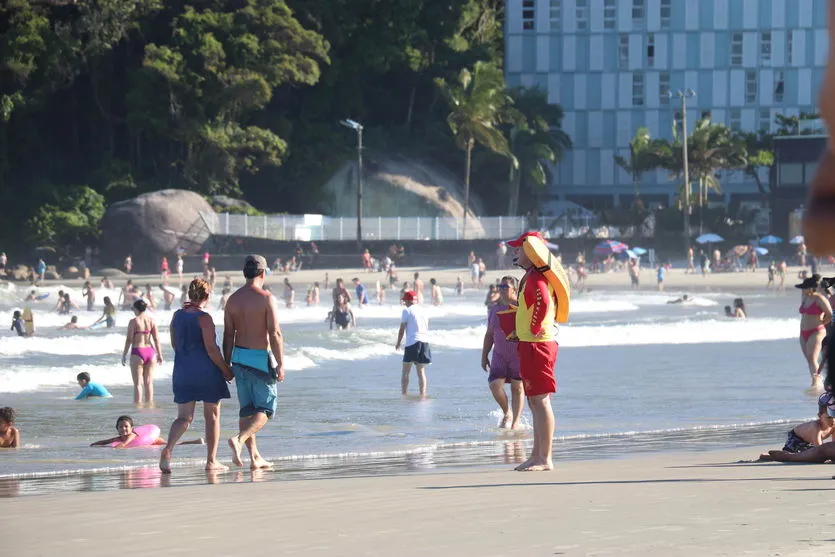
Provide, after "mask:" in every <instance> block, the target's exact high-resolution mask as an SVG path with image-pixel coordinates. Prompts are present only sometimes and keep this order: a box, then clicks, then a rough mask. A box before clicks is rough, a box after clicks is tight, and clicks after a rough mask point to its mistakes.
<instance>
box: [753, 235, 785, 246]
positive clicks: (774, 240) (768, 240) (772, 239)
mask: <svg viewBox="0 0 835 557" xmlns="http://www.w3.org/2000/svg"><path fill="white" fill-rule="evenodd" d="M782 241H783V239H782V238H778V237H777V236H770V235H769V236H763V237H762V238H760V239H759V240H758V241H757V243H758V244H765V245H770V244H779V243H781V242H782Z"/></svg>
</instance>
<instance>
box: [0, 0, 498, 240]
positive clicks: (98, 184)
mask: <svg viewBox="0 0 835 557" xmlns="http://www.w3.org/2000/svg"><path fill="white" fill-rule="evenodd" d="M503 6H504V2H503V0H445V1H443V2H438V1H433V0H85V1H84V2H74V1H63V0H51V1H49V2H30V1H29V0H6V1H5V2H3V3H2V5H0V195H2V196H3V198H4V199H11V200H13V202H14V208H15V210H14V211H12V212H11V214H9V215H7V218H4V219H3V220H2V221H0V222H2V225H0V237H2V239H3V240H5V242H8V241H10V240H18V239H20V238H22V237H24V236H25V237H26V238H27V239H28V240H30V241H32V242H52V243H55V242H60V241H70V240H69V238H68V237H66V236H64V235H62V233H57V232H55V231H54V230H53V231H50V230H51V229H50V226H52V225H49V224H48V223H47V221H49V220H50V219H47V218H46V215H47V214H53V216H55V215H57V214H58V213H62V212H63V213H66V212H67V209H65V207H74V205H73V204H74V203H75V201H73V200H75V199H77V198H79V196H81V197H83V196H84V195H86V194H83V195H82V194H81V192H82V191H86V190H82V188H85V187H89V188H90V189H91V191H93V192H97V193H98V194H100V195H101V196H103V199H104V202H106V203H111V202H114V201H118V200H121V199H125V198H127V197H132V196H135V195H137V194H139V193H142V192H145V191H153V190H158V189H162V188H168V187H181V188H187V189H191V190H194V191H197V192H199V193H202V194H207V195H210V194H231V195H239V194H243V196H244V197H245V198H246V199H247V200H249V201H250V202H251V203H253V204H254V205H255V206H257V207H259V208H260V209H263V210H266V211H287V212H295V211H305V212H311V211H317V210H327V206H328V199H327V198H326V196H325V195H324V194H323V191H322V189H321V185H322V184H323V183H324V181H325V179H326V178H327V177H328V176H329V175H330V174H331V173H332V172H333V170H335V169H336V168H337V167H339V166H340V165H341V164H343V163H344V161H345V160H346V159H348V158H350V157H351V156H352V152H353V148H354V137H352V136H351V134H348V133H346V130H344V129H343V128H340V127H339V126H338V121H339V120H340V119H343V118H353V119H355V120H359V121H362V122H363V124H364V125H365V128H366V130H367V131H366V138H367V139H366V141H367V144H368V146H369V149H370V150H372V151H373V150H374V149H375V148H380V147H382V146H385V147H386V148H387V149H402V150H404V151H408V152H409V153H410V154H412V155H414V156H430V157H432V158H434V159H436V160H438V161H440V162H441V163H442V164H444V165H446V166H447V167H448V168H451V169H454V170H456V171H457V172H458V174H459V175H460V176H461V178H462V179H463V177H464V171H463V167H464V165H463V164H462V158H459V154H460V152H458V153H456V150H455V149H453V148H452V147H453V145H454V141H453V134H452V133H451V132H450V130H449V128H448V126H447V124H446V121H447V115H448V112H449V110H448V107H447V106H446V103H445V102H443V98H442V94H441V90H440V89H439V88H438V87H437V86H436V81H437V80H438V79H440V80H445V81H446V82H453V81H455V79H456V78H457V76H458V75H459V73H460V71H461V70H462V69H463V68H470V69H472V68H474V67H475V66H476V63H477V62H483V63H486V64H490V65H492V66H493V67H497V68H501V66H502V59H501V56H502V50H503V44H502V26H503ZM502 86H503V85H502ZM497 124H498V123H497ZM476 150H477V151H478V150H479V148H477V149H476ZM459 169H460V170H459ZM476 178H477V176H476ZM473 183H474V187H475V188H476V189H478V188H479V187H481V186H480V183H481V182H480V180H478V179H474V182H473ZM506 186H507V183H506V182H505V188H506ZM503 197H504V198H503V199H501V200H497V201H496V206H495V208H493V207H490V208H491V209H494V210H498V211H502V209H503V208H504V207H506V206H507V197H506V195H505V196H503ZM70 212H72V211H70ZM50 218H51V217H50ZM56 218H57V217H56ZM62 218H63V217H62ZM58 220H60V219H58ZM65 220H66V219H65ZM52 221H55V219H52ZM55 222H57V221H55ZM37 223H42V224H37ZM64 228H66V227H64ZM70 236H72V234H70ZM79 241H80V240H79ZM6 245H8V244H7V243H6Z"/></svg>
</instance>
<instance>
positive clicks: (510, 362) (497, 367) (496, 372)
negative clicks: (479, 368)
mask: <svg viewBox="0 0 835 557" xmlns="http://www.w3.org/2000/svg"><path fill="white" fill-rule="evenodd" d="M497 379H504V380H505V383H510V382H511V381H521V380H522V376H521V375H520V374H519V359H518V358H502V357H501V356H497V355H495V354H494V355H493V359H492V360H491V361H490V375H488V376H487V382H488V383H492V382H493V381H495V380H497Z"/></svg>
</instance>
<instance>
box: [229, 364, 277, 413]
mask: <svg viewBox="0 0 835 557" xmlns="http://www.w3.org/2000/svg"><path fill="white" fill-rule="evenodd" d="M232 373H233V374H234V375H235V386H236V387H237V391H238V402H239V403H240V405H241V410H240V413H239V416H240V417H241V418H247V417H249V416H252V415H254V414H255V413H256V412H263V413H264V414H266V415H267V418H272V417H273V414H275V411H276V409H277V407H278V390H277V388H276V386H277V381H276V380H275V378H274V377H272V376H271V375H269V374H267V373H264V372H263V371H261V370H258V369H255V368H251V367H249V366H245V365H241V364H234V363H233V364H232Z"/></svg>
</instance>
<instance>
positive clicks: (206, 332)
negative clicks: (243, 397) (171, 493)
mask: <svg viewBox="0 0 835 557" xmlns="http://www.w3.org/2000/svg"><path fill="white" fill-rule="evenodd" d="M209 294H211V287H210V285H209V283H208V282H206V281H205V280H202V279H194V280H193V281H191V284H190V285H189V287H188V298H189V301H188V302H187V303H186V304H185V307H183V309H181V310H178V311H177V312H176V313H175V314H174V317H172V318H171V329H170V331H171V346H172V347H173V348H174V375H173V377H172V378H171V384H172V387H173V390H174V402H176V403H177V419H176V420H174V423H172V424H171V431H169V433H168V444H167V445H166V446H165V448H164V449H163V450H162V455H160V459H159V467H160V470H162V471H163V472H165V473H169V472H171V451H173V450H174V446H175V445H176V444H177V441H178V440H179V439H180V437H182V436H183V434H184V433H185V432H186V430H188V428H189V426H190V425H191V421H192V420H193V419H194V407H195V406H196V405H197V403H198V402H200V401H202V402H203V417H204V418H205V420H206V451H207V454H206V470H209V471H220V470H226V469H227V467H226V466H224V465H223V464H221V463H219V462H218V461H217V444H218V439H219V438H220V401H221V399H224V398H229V387H227V386H226V381H231V380H232V379H233V375H232V370H231V369H230V368H229V366H228V365H227V364H226V362H225V361H224V359H223V355H222V354H221V353H220V349H219V348H218V346H217V341H216V336H215V323H214V321H213V320H212V316H211V315H209V314H208V313H206V312H205V311H203V308H205V307H206V304H207V303H208V302H209Z"/></svg>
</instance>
